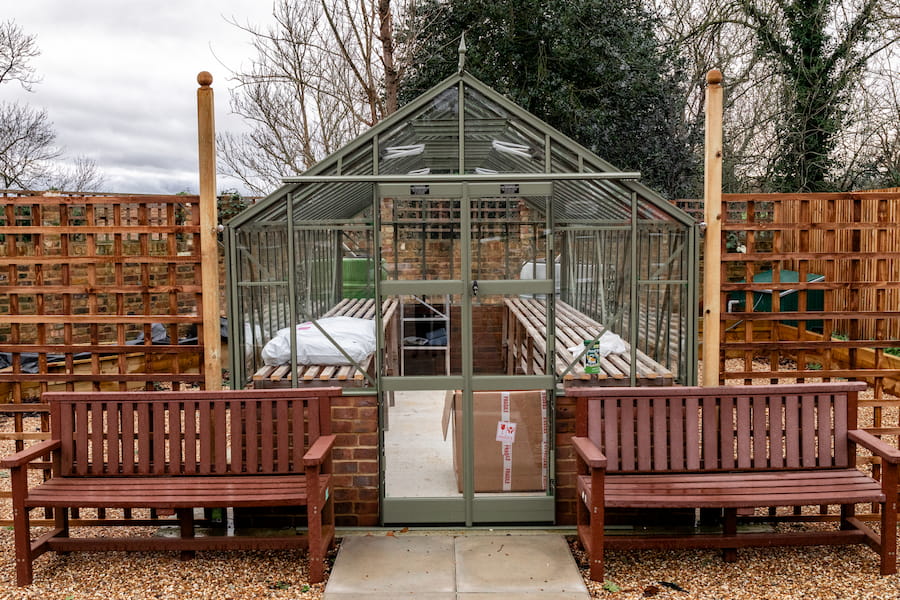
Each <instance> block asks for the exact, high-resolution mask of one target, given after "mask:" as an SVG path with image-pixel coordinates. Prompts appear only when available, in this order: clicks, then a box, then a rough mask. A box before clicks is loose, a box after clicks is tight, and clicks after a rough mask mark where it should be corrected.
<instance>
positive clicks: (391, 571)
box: [325, 536, 456, 600]
mask: <svg viewBox="0 0 900 600" xmlns="http://www.w3.org/2000/svg"><path fill="white" fill-rule="evenodd" d="M453 548H454V540H453V538H451V537H446V536H434V537H423V536H416V537H406V538H403V537H399V536H398V537H394V536H365V537H353V536H347V537H344V538H343V540H342V541H341V549H340V551H339V552H338V556H337V559H336V560H335V562H334V567H333V568H332V571H331V576H330V577H329V580H328V585H327V586H326V587H325V598H326V600H331V599H332V594H343V593H350V594H355V597H357V598H362V597H365V598H370V597H371V598H376V597H377V596H368V595H366V596H363V594H372V593H380V594H388V595H390V594H394V595H400V594H404V593H415V594H421V593H423V592H428V593H432V594H433V593H437V592H450V593H451V595H450V596H449V597H450V598H452V597H453V596H452V593H453V592H455V591H456V569H455V565H454V553H453ZM404 597H405V596H404ZM334 598H335V600H337V599H338V598H339V596H334ZM428 600H432V599H430V598H429V599H428ZM433 600H444V599H443V598H440V597H435V598H434V599H433Z"/></svg>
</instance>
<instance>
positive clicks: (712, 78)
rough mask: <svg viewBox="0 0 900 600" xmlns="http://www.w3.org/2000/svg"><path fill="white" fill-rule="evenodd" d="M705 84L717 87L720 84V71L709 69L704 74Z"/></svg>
mask: <svg viewBox="0 0 900 600" xmlns="http://www.w3.org/2000/svg"><path fill="white" fill-rule="evenodd" d="M706 83H708V84H710V85H718V84H720V83H722V71H720V70H718V69H711V70H710V71H709V72H708V73H707V74H706Z"/></svg>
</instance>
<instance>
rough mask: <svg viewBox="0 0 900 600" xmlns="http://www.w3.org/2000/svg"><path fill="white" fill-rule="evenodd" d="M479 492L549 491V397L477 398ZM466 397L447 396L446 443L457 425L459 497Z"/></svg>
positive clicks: (483, 395)
mask: <svg viewBox="0 0 900 600" xmlns="http://www.w3.org/2000/svg"><path fill="white" fill-rule="evenodd" d="M473 405H474V407H473V408H474V421H475V429H474V432H473V434H474V435H473V440H474V447H475V491H476V492H539V491H544V490H546V489H547V478H548V473H549V452H548V450H549V443H550V431H549V422H548V420H547V392H545V391H542V390H537V391H520V392H475V393H474V398H473ZM462 419H463V412H462V394H461V393H460V392H458V391H457V392H452V391H448V392H447V397H446V399H445V401H444V416H443V420H442V426H443V429H444V439H445V440H446V439H447V432H448V429H449V425H450V421H451V420H452V421H453V469H454V471H456V484H457V487H458V489H459V491H460V492H461V491H462V490H463V481H462Z"/></svg>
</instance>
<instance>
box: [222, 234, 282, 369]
mask: <svg viewBox="0 0 900 600" xmlns="http://www.w3.org/2000/svg"><path fill="white" fill-rule="evenodd" d="M234 239H235V242H236V243H235V246H236V257H237V261H236V265H235V272H236V273H235V279H236V280H237V281H238V284H237V297H236V301H237V307H236V311H235V312H236V314H237V315H239V319H240V321H239V322H240V323H242V327H241V329H240V330H239V331H238V332H237V335H238V339H239V341H236V342H232V346H231V351H232V352H236V351H237V348H242V349H243V352H242V356H243V361H244V372H243V373H242V374H235V377H243V381H241V382H239V383H240V384H242V385H244V384H246V383H247V382H249V381H250V380H251V378H252V376H253V375H254V373H256V372H257V371H258V370H259V369H261V368H262V367H263V366H264V365H263V362H262V357H261V354H260V352H261V351H262V349H263V346H264V345H265V344H266V342H268V341H269V340H270V339H271V338H272V336H274V335H275V332H276V331H278V330H279V329H282V328H284V327H287V326H288V323H289V320H290V316H289V314H290V309H289V307H290V294H289V288H288V282H287V277H286V274H287V272H288V255H287V247H288V244H287V230H286V228H285V227H284V224H283V223H282V224H281V226H280V227H268V228H265V229H257V228H250V227H245V228H242V229H241V231H240V232H239V233H237V235H236V236H235V238H234Z"/></svg>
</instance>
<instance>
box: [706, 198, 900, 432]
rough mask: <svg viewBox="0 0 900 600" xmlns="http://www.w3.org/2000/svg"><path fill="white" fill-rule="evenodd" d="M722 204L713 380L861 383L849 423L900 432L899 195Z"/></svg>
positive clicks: (727, 201)
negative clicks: (855, 415) (863, 389)
mask: <svg viewBox="0 0 900 600" xmlns="http://www.w3.org/2000/svg"><path fill="white" fill-rule="evenodd" d="M723 203H724V206H723V215H724V225H723V245H724V247H723V255H722V282H723V283H722V293H721V302H722V307H723V313H722V332H723V333H722V336H723V339H722V345H721V355H720V360H721V365H720V380H721V381H726V380H727V381H728V382H730V383H732V382H744V383H748V384H749V383H752V382H753V381H754V380H755V381H760V380H770V381H772V382H778V381H781V382H788V381H807V380H810V379H820V378H821V379H823V380H826V381H827V380H833V379H843V378H846V379H851V380H860V381H868V382H869V383H870V384H873V388H874V394H873V397H872V398H866V399H863V400H861V401H860V409H861V411H860V423H861V424H863V425H865V426H866V427H868V428H870V429H872V430H873V431H875V432H877V433H881V434H886V435H897V434H900V418H898V417H897V411H896V407H897V406H898V404H900V401H898V400H897V399H896V398H893V397H891V395H900V383H898V382H900V358H898V357H895V356H893V355H892V353H893V352H894V350H891V349H894V348H900V193H897V192H861V193H841V194H758V195H726V196H725V197H724V199H723ZM727 309H730V312H726V310H727ZM726 358H730V359H734V358H737V359H739V360H737V361H735V360H727V361H726ZM736 365H739V366H736ZM887 409H891V410H887Z"/></svg>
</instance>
